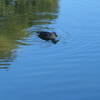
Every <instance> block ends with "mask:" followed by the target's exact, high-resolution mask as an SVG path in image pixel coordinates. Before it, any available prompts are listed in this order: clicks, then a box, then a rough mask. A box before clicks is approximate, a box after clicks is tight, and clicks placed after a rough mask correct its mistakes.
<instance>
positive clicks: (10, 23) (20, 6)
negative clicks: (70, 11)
mask: <svg viewBox="0 0 100 100" xmlns="http://www.w3.org/2000/svg"><path fill="white" fill-rule="evenodd" d="M57 13H58V0H2V1H0V66H1V67H0V69H3V68H4V69H6V68H8V67H5V66H8V65H10V64H11V62H13V60H14V59H15V58H16V57H17V55H16V51H17V49H18V48H19V45H28V44H26V43H23V42H21V41H22V40H23V38H28V37H29V35H30V34H26V33H27V31H23V30H24V29H28V28H29V27H31V26H32V27H36V28H37V26H38V27H42V29H49V27H48V26H47V25H51V24H53V20H54V19H56V18H57ZM19 40H21V41H20V42H19ZM2 66H4V67H2Z"/></svg>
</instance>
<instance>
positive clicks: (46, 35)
mask: <svg viewBox="0 0 100 100" xmlns="http://www.w3.org/2000/svg"><path fill="white" fill-rule="evenodd" d="M37 33H38V36H39V37H40V38H41V39H43V40H46V41H48V40H51V41H52V43H54V44H56V43H57V42H58V41H59V40H56V37H58V36H57V34H56V32H46V31H37Z"/></svg>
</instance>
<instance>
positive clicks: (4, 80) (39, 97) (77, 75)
mask: <svg viewBox="0 0 100 100" xmlns="http://www.w3.org/2000/svg"><path fill="white" fill-rule="evenodd" d="M99 8H100V1H99V0H91V1H90V0H76V1H75V0H60V1H59V2H58V8H57V12H55V13H53V12H51V13H50V12H42V13H40V12H39V13H36V16H39V15H40V18H41V19H40V20H37V19H35V20H34V19H32V20H31V23H32V24H31V25H30V26H28V27H27V28H25V29H23V30H25V31H26V33H25V34H30V35H29V36H28V37H25V38H23V39H19V38H18V39H17V40H16V41H17V42H20V43H21V44H16V46H17V48H15V49H13V50H12V55H13V56H14V57H13V60H9V61H7V63H8V64H7V65H5V66H3V65H2V62H3V61H2V60H3V59H4V58H2V59H1V62H0V63H1V65H2V66H3V67H2V66H1V67H0V99H1V100H100V79H99V78H100V9H99ZM44 15H53V17H55V16H57V17H56V18H54V19H52V20H50V19H48V18H45V17H43V16H44ZM15 20H16V19H15ZM29 21H30V20H29ZM35 22H36V23H37V24H35V25H34V23H35ZM40 22H44V23H46V24H43V23H42V24H40ZM48 22H49V23H50V24H48ZM38 30H43V31H55V32H56V33H57V35H58V37H57V39H59V42H57V43H56V44H53V43H52V42H51V41H45V40H42V39H40V38H39V37H38V36H37V33H36V31H38ZM22 44H26V45H22ZM6 59H7V58H6Z"/></svg>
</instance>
